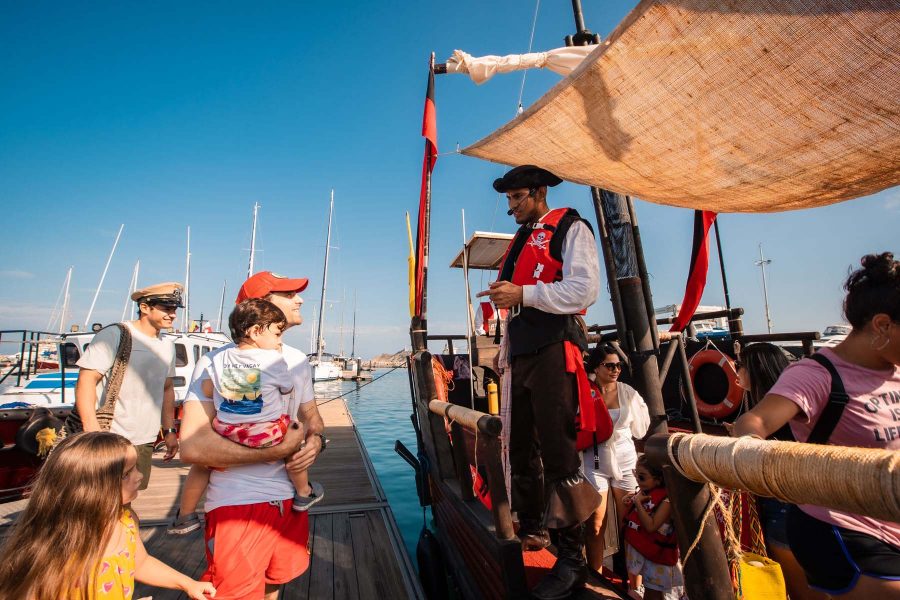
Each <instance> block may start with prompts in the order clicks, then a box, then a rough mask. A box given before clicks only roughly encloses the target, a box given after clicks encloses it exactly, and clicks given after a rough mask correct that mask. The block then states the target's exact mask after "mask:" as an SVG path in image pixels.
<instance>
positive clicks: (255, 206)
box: [247, 202, 259, 279]
mask: <svg viewBox="0 0 900 600" xmlns="http://www.w3.org/2000/svg"><path fill="white" fill-rule="evenodd" d="M258 214H259V202H254V203H253V228H252V229H250V264H249V265H248V266H247V279H250V278H251V277H252V276H253V259H254V258H256V218H257V216H258Z"/></svg>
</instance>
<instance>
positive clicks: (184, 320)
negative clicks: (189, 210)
mask: <svg viewBox="0 0 900 600" xmlns="http://www.w3.org/2000/svg"><path fill="white" fill-rule="evenodd" d="M184 263H185V264H184V312H183V313H182V317H181V330H182V331H187V330H188V323H189V321H188V319H189V318H190V312H191V226H190V225H188V228H187V255H186V257H185V259H184Z"/></svg>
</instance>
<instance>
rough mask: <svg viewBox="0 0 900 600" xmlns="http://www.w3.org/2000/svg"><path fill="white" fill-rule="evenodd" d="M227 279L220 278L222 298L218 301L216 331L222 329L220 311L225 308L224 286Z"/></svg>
mask: <svg viewBox="0 0 900 600" xmlns="http://www.w3.org/2000/svg"><path fill="white" fill-rule="evenodd" d="M227 285H228V280H227V279H224V280H222V299H221V300H220V301H219V318H218V319H217V321H216V331H222V311H223V310H224V309H225V288H226V286H227Z"/></svg>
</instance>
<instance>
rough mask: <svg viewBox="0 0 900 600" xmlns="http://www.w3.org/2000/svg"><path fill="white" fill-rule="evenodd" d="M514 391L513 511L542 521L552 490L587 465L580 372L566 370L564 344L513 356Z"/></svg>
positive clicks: (510, 455) (511, 428) (510, 458)
mask: <svg viewBox="0 0 900 600" xmlns="http://www.w3.org/2000/svg"><path fill="white" fill-rule="evenodd" d="M511 395H512V398H511V399H510V402H511V404H510V407H511V409H512V417H511V423H510V432H509V463H510V471H511V475H512V477H511V487H512V499H511V503H512V509H513V510H515V511H517V512H518V513H519V518H520V519H521V518H523V517H525V518H529V519H542V518H543V514H544V509H545V507H546V504H547V499H548V498H549V493H548V492H549V490H551V489H552V487H553V485H554V484H556V482H558V481H560V480H561V479H565V478H567V477H571V476H572V475H575V474H576V473H577V472H578V470H579V468H580V467H581V459H580V458H579V456H578V451H577V450H576V449H575V413H576V409H577V404H578V398H577V392H576V384H575V375H574V374H573V373H566V359H565V352H564V346H563V342H558V343H555V344H550V345H549V346H544V347H543V348H541V349H540V350H538V351H537V352H536V353H532V354H523V355H519V356H515V357H513V360H512V393H511ZM545 483H546V485H545Z"/></svg>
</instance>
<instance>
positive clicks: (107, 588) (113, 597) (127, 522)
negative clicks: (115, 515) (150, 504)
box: [71, 509, 138, 600]
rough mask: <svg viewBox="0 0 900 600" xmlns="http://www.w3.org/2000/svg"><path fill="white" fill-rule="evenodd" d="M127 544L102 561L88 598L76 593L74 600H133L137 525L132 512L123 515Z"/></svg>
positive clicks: (128, 511)
mask: <svg viewBox="0 0 900 600" xmlns="http://www.w3.org/2000/svg"><path fill="white" fill-rule="evenodd" d="M121 523H122V526H123V527H124V528H125V536H124V537H125V544H124V545H123V546H122V547H121V548H120V549H119V551H118V552H116V553H115V554H113V555H111V556H104V557H103V558H101V559H100V567H99V568H98V569H97V573H96V575H95V576H94V577H92V578H91V583H90V586H89V588H88V590H89V591H88V594H87V596H82V594H81V593H79V592H76V593H75V594H74V595H72V596H71V598H72V600H131V598H132V595H133V594H134V561H135V551H136V549H137V535H138V530H137V525H136V524H135V522H134V517H133V516H132V514H131V511H130V510H128V509H126V510H125V512H124V513H123V514H122V519H121Z"/></svg>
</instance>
